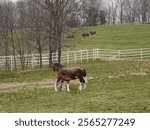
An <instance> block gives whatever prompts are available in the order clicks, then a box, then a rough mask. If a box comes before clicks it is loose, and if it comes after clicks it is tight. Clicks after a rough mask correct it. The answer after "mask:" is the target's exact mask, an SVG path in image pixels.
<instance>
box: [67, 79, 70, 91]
mask: <svg viewBox="0 0 150 130" xmlns="http://www.w3.org/2000/svg"><path fill="white" fill-rule="evenodd" d="M69 82H70V81H67V91H68V92H70V89H69Z"/></svg>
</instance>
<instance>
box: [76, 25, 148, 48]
mask: <svg viewBox="0 0 150 130" xmlns="http://www.w3.org/2000/svg"><path fill="white" fill-rule="evenodd" d="M74 30H75V32H76V34H75V35H76V38H75V40H74V42H75V44H76V49H81V48H82V49H93V48H102V49H106V48H108V49H130V48H147V47H149V46H150V25H148V24H147V25H117V26H96V27H88V28H87V27H86V28H81V29H74ZM88 31H96V36H94V37H89V38H82V36H81V34H82V32H88Z"/></svg>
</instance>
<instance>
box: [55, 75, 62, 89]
mask: <svg viewBox="0 0 150 130" xmlns="http://www.w3.org/2000/svg"><path fill="white" fill-rule="evenodd" d="M60 80H61V78H60V77H58V78H57V80H56V82H55V92H57V91H58V88H57V86H58V84H59V82H60Z"/></svg>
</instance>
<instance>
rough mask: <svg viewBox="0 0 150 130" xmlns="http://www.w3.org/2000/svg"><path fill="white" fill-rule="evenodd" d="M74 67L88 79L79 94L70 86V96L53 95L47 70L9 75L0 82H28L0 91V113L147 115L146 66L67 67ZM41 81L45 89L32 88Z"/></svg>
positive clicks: (149, 93) (75, 86) (103, 64)
mask: <svg viewBox="0 0 150 130" xmlns="http://www.w3.org/2000/svg"><path fill="white" fill-rule="evenodd" d="M77 65H78V66H82V67H84V68H86V70H87V77H88V79H89V80H88V82H89V83H88V84H87V86H88V87H87V89H86V90H85V91H82V92H79V90H78V86H79V85H78V84H75V83H73V82H71V84H70V90H71V92H70V93H67V92H66V91H59V92H57V93H55V92H54V88H53V86H54V84H51V83H50V82H51V81H55V77H56V74H55V73H54V72H52V71H48V70H47V72H46V70H41V71H32V72H26V73H19V74H17V73H15V72H13V73H14V75H16V77H14V76H13V77H11V76H8V75H9V74H8V75H7V76H8V78H5V80H4V79H3V81H1V82H3V83H4V81H5V82H6V81H12V82H11V84H14V83H13V82H15V83H16V82H20V81H21V82H28V87H27V88H26V87H24V88H21V89H19V88H18V89H14V90H12V89H11V91H9V90H8V91H2V90H1V92H0V112H150V98H149V97H150V80H149V79H150V64H149V62H102V61H95V62H88V63H87V64H74V65H69V66H77ZM48 73H49V74H48ZM10 75H11V73H10ZM17 75H19V76H18V77H17ZM27 77H29V78H27ZM31 77H32V78H31ZM33 77H35V78H33ZM48 78H49V79H48ZM23 79H24V80H23ZM43 79H48V84H44V85H45V87H43V86H40V87H41V88H39V87H38V86H34V87H32V85H33V84H32V80H34V81H37V82H38V81H39V80H41V81H42V80H43ZM7 83H8V82H7ZM7 83H6V84H7ZM19 87H21V85H20V86H19Z"/></svg>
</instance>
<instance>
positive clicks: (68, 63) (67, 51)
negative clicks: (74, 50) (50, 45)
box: [67, 51, 69, 64]
mask: <svg viewBox="0 0 150 130" xmlns="http://www.w3.org/2000/svg"><path fill="white" fill-rule="evenodd" d="M67 64H69V51H67Z"/></svg>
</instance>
